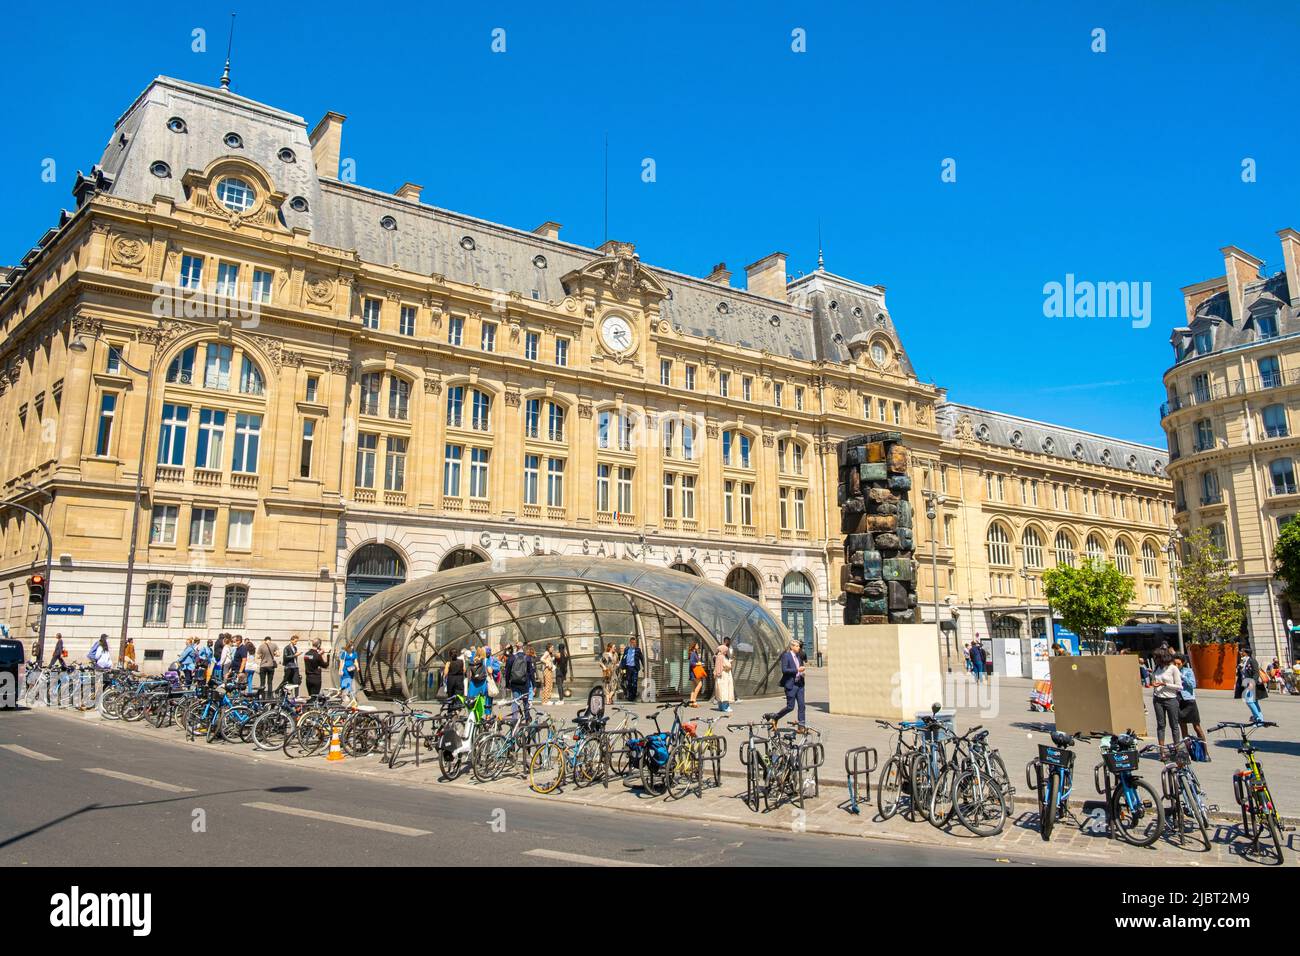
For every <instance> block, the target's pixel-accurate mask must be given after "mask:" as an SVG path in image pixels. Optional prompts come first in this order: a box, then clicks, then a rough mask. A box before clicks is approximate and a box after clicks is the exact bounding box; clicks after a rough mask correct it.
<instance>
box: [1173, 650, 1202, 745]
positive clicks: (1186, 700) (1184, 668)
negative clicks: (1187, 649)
mask: <svg viewBox="0 0 1300 956" xmlns="http://www.w3.org/2000/svg"><path fill="white" fill-rule="evenodd" d="M1174 666H1175V667H1177V668H1178V674H1179V676H1180V677H1181V678H1182V679H1183V686H1182V695H1181V696H1180V698H1179V701H1178V726H1179V728H1180V729H1181V730H1182V732H1183V736H1184V737H1190V736H1191V734H1189V733H1188V732H1187V725H1188V724H1191V726H1192V729H1193V730H1195V731H1196V736H1197V737H1199V738H1200V739H1201V740H1202V741H1204V740H1205V729H1204V728H1203V727H1202V726H1201V708H1200V706H1199V705H1198V704H1197V703H1196V672H1195V671H1194V670H1192V669H1191V667H1190V666H1188V663H1187V658H1185V657H1183V656H1182V655H1181V654H1175V655H1174ZM1206 758H1207V759H1208V758H1209V752H1208V751H1206Z"/></svg>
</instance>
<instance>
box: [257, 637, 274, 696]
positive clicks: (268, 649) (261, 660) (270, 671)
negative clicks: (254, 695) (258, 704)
mask: <svg viewBox="0 0 1300 956" xmlns="http://www.w3.org/2000/svg"><path fill="white" fill-rule="evenodd" d="M278 650H279V648H278V647H276V646H275V645H274V644H273V643H271V635H270V634H267V635H266V636H265V637H263V638H262V643H261V644H259V645H258V647H257V676H258V682H257V692H258V693H259V694H261V695H262V696H263V697H269V696H271V688H272V685H273V684H274V683H275V669H276V667H278V666H279V665H278V663H277V662H276V659H275V655H276V651H278Z"/></svg>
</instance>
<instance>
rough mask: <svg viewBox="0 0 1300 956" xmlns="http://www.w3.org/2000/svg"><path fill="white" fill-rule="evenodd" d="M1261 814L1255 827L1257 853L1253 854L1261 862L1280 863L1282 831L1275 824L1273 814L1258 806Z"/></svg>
mask: <svg viewBox="0 0 1300 956" xmlns="http://www.w3.org/2000/svg"><path fill="white" fill-rule="evenodd" d="M1260 812H1261V813H1262V814H1263V816H1262V818H1261V819H1260V822H1259V826H1258V827H1257V828H1256V829H1257V830H1258V832H1259V839H1258V840H1257V841H1256V843H1255V846H1256V847H1257V848H1258V851H1259V852H1258V853H1256V854H1254V856H1256V857H1257V858H1258V859H1259V861H1260V862H1261V863H1265V864H1267V865H1269V866H1281V865H1282V831H1281V828H1280V827H1279V826H1278V825H1277V818H1276V817H1274V816H1273V814H1272V813H1270V812H1269V811H1268V810H1267V809H1266V808H1265V807H1263V806H1261V807H1260Z"/></svg>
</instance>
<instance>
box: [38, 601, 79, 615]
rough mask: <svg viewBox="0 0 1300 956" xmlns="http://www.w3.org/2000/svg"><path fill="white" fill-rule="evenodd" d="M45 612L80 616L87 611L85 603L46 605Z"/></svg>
mask: <svg viewBox="0 0 1300 956" xmlns="http://www.w3.org/2000/svg"><path fill="white" fill-rule="evenodd" d="M45 613H47V614H70V615H75V616H77V617H80V616H81V615H83V614H85V613H86V605H84V604H49V605H46V608H45Z"/></svg>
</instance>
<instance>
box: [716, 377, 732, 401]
mask: <svg viewBox="0 0 1300 956" xmlns="http://www.w3.org/2000/svg"><path fill="white" fill-rule="evenodd" d="M718 394H719V395H721V396H722V397H723V398H726V397H727V396H728V395H730V394H731V373H730V372H719V373H718Z"/></svg>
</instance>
